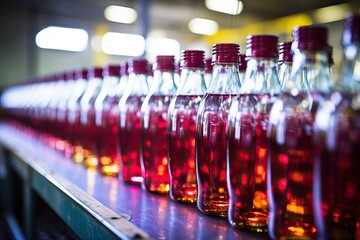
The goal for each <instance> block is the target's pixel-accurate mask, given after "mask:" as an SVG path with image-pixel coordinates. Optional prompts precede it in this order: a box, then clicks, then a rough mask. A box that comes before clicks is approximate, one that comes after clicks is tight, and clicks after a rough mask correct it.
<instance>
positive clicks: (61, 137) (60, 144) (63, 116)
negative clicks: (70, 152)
mask: <svg viewBox="0 0 360 240" xmlns="http://www.w3.org/2000/svg"><path fill="white" fill-rule="evenodd" d="M67 114H68V112H67V110H66V109H64V108H61V109H60V108H58V109H57V112H56V119H57V130H58V140H57V142H56V146H55V147H56V149H57V150H59V151H61V152H64V151H65V149H66V145H67V141H66V139H67V136H66V133H67V129H68V121H67Z"/></svg>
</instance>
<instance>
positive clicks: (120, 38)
mask: <svg viewBox="0 0 360 240" xmlns="http://www.w3.org/2000/svg"><path fill="white" fill-rule="evenodd" d="M101 48H102V50H103V51H104V52H105V53H106V54H112V55H122V56H132V57H138V56H141V55H142V54H143V53H144V50H145V39H144V38H143V37H142V36H140V35H134V34H125V33H115V32H108V33H105V35H104V36H103V38H102V41H101Z"/></svg>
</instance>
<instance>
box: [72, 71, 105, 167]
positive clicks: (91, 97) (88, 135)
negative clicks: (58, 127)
mask: <svg viewBox="0 0 360 240" xmlns="http://www.w3.org/2000/svg"><path fill="white" fill-rule="evenodd" d="M88 81H89V83H88V85H87V88H86V90H85V93H84V95H83V96H82V98H81V100H80V123H81V129H80V131H79V133H80V136H79V137H80V142H81V146H82V147H83V151H79V152H75V154H76V155H75V156H73V159H83V161H82V162H83V164H84V165H85V166H86V167H91V168H95V167H96V166H97V165H98V156H96V155H95V151H96V146H95V106H94V105H95V100H96V98H97V96H98V95H99V93H100V90H101V85H102V78H99V77H92V78H90V79H89V80H88Z"/></svg>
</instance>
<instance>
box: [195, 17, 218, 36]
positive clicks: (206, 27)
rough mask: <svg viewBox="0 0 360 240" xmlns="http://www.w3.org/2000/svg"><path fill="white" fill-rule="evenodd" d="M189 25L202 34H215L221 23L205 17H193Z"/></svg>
mask: <svg viewBox="0 0 360 240" xmlns="http://www.w3.org/2000/svg"><path fill="white" fill-rule="evenodd" d="M188 27H189V29H190V31H191V32H193V33H197V34H202V35H213V34H215V33H217V31H218V30H219V25H218V23H217V22H216V21H213V20H209V19H204V18H193V19H191V20H190V22H189V24H188Z"/></svg>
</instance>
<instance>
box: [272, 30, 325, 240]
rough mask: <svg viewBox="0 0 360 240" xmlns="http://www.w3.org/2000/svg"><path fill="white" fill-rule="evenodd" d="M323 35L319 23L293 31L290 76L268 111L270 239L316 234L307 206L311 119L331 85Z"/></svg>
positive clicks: (310, 204) (311, 162) (310, 175)
mask: <svg viewBox="0 0 360 240" xmlns="http://www.w3.org/2000/svg"><path fill="white" fill-rule="evenodd" d="M327 36H328V31H327V28H326V27H324V26H320V25H312V26H302V27H295V28H294V29H293V42H292V46H291V48H292V51H293V53H294V55H293V65H292V71H291V76H290V78H289V79H288V80H287V81H285V82H284V83H283V85H284V88H283V92H282V93H281V95H280V97H279V98H278V100H277V101H276V102H275V103H274V105H273V107H272V109H271V112H270V117H269V127H268V137H269V142H270V148H269V154H268V166H267V177H268V179H267V183H268V198H269V227H268V231H269V235H270V237H271V238H274V239H275V238H296V239H312V238H315V237H316V236H317V229H316V228H315V225H314V205H313V197H314V196H313V195H314V191H313V190H314V188H313V171H314V160H313V153H314V142H313V120H314V112H315V109H316V108H317V107H316V106H317V103H316V101H317V100H319V99H320V97H318V96H320V93H322V92H326V91H328V90H329V86H330V85H331V83H330V81H329V79H327V78H326V77H324V76H326V75H323V74H325V73H326V65H325V63H327V61H328V60H327V49H328V43H327ZM314 73H316V74H314ZM310 83H311V84H310ZM309 85H310V86H312V89H311V91H312V92H311V93H310V88H309ZM314 100H316V101H314Z"/></svg>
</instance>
